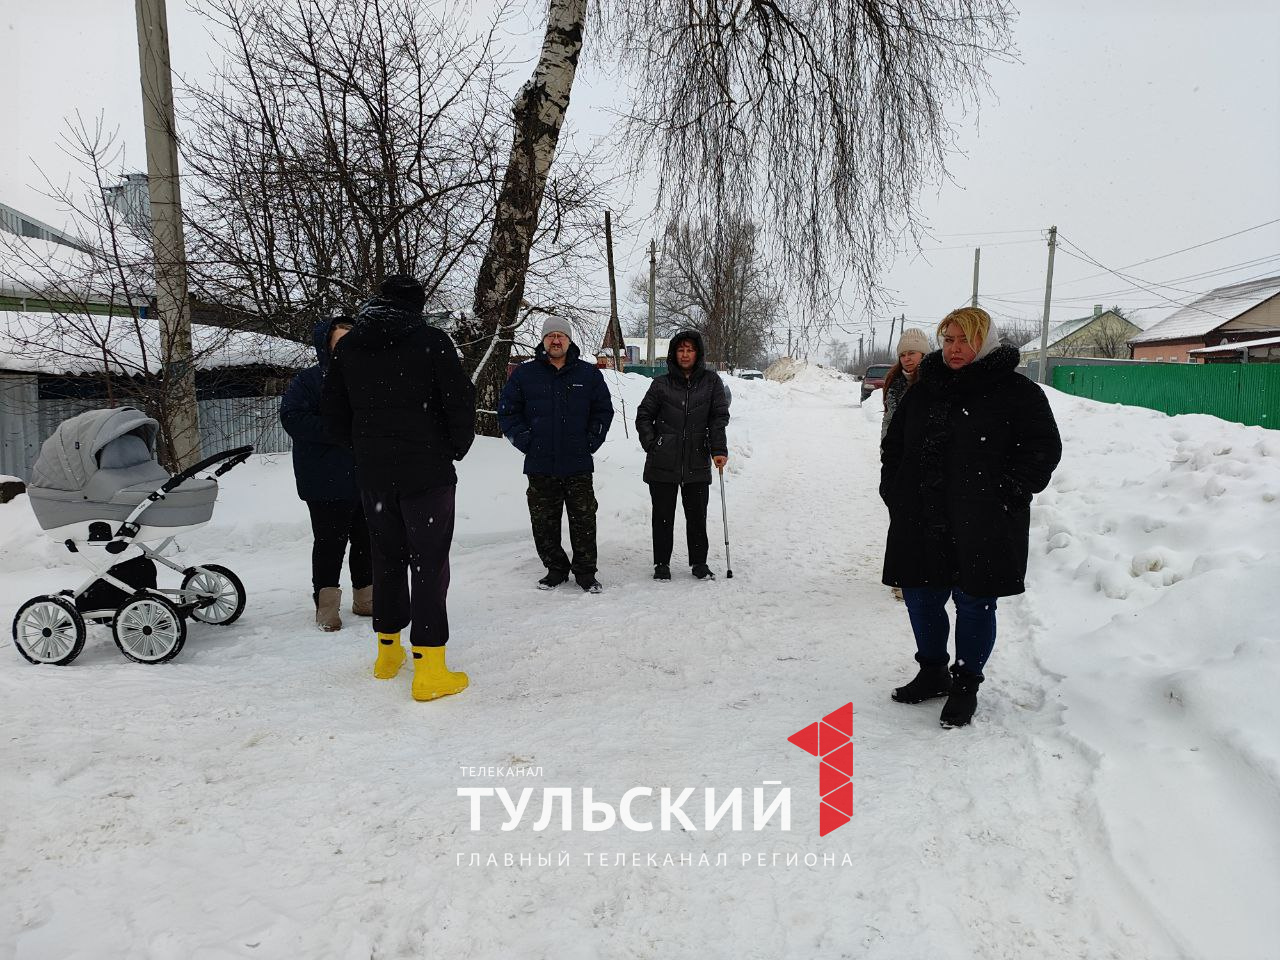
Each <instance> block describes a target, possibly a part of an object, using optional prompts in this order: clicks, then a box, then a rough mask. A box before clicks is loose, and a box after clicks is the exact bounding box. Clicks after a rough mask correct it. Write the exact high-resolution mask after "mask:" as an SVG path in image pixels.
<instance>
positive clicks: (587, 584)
mask: <svg viewBox="0 0 1280 960" xmlns="http://www.w3.org/2000/svg"><path fill="white" fill-rule="evenodd" d="M577 581H578V586H580V587H581V588H582V592H583V593H600V592H601V591H602V590H604V587H602V586H600V581H599V580H597V579H596V578H595V577H578V578H577Z"/></svg>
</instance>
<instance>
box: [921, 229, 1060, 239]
mask: <svg viewBox="0 0 1280 960" xmlns="http://www.w3.org/2000/svg"><path fill="white" fill-rule="evenodd" d="M1006 233H1044V227H1026V228H1024V229H1022V230H987V231H976V230H975V231H973V232H972V233H940V234H938V236H940V237H947V238H951V237H996V236H1000V235H1002V234H1006Z"/></svg>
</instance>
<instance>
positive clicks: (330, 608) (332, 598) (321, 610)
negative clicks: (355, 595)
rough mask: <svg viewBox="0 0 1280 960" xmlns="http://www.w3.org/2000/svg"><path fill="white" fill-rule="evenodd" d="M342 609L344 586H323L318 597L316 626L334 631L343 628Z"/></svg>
mask: <svg viewBox="0 0 1280 960" xmlns="http://www.w3.org/2000/svg"><path fill="white" fill-rule="evenodd" d="M341 609H342V588H341V587H321V588H320V595H319V596H318V597H316V626H318V627H319V628H320V629H321V630H325V631H327V632H330V633H332V632H333V631H334V630H341V629H342V617H340V616H339V615H338V611H339V610H341Z"/></svg>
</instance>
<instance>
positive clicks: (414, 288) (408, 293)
mask: <svg viewBox="0 0 1280 960" xmlns="http://www.w3.org/2000/svg"><path fill="white" fill-rule="evenodd" d="M379 293H380V294H381V295H382V298H383V299H384V300H389V301H391V302H392V303H394V304H395V305H396V306H397V307H401V308H403V309H405V310H408V311H410V312H412V313H421V312H422V308H423V306H424V305H425V304H426V302H427V293H426V291H425V290H423V289H422V284H420V283H419V282H418V281H417V280H415V279H413V277H411V276H409V275H408V274H407V273H392V274H388V275H387V277H386V279H385V280H383V281H382V288H381V289H380V291H379Z"/></svg>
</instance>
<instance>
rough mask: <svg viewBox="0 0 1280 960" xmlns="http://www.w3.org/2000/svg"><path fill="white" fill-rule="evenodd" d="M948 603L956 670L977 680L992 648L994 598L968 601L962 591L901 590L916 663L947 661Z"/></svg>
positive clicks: (969, 597)
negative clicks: (953, 613)
mask: <svg viewBox="0 0 1280 960" xmlns="http://www.w3.org/2000/svg"><path fill="white" fill-rule="evenodd" d="M949 599H952V600H954V601H955V604H956V666H957V667H960V668H961V669H962V670H964V671H965V672H966V673H973V674H977V675H978V676H979V677H981V676H982V668H983V667H984V666H986V663H987V659H988V658H989V657H990V656H991V650H992V648H993V647H994V646H995V645H996V598H995V597H971V596H969V594H967V593H965V592H964V591H963V590H959V589H952V588H949V587H903V588H902V600H903V602H904V603H905V604H906V605H907V616H909V617H910V618H911V630H912V632H913V633H915V635H916V651H917V653H918V654H919V660H920V661H921V662H922V663H923V662H924V661H926V660H931V661H933V662H935V663H938V662H945V661H946V660H947V658H948V655H947V636H948V635H949V634H950V632H951V622H950V621H949V620H948V619H947V600H949Z"/></svg>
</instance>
